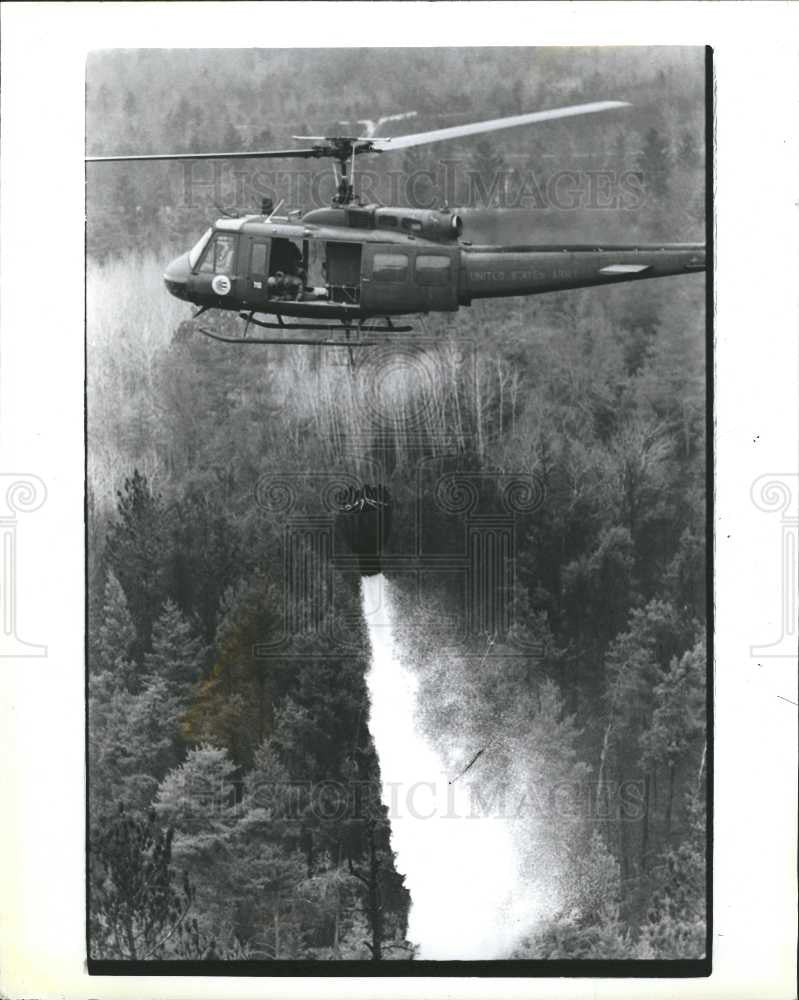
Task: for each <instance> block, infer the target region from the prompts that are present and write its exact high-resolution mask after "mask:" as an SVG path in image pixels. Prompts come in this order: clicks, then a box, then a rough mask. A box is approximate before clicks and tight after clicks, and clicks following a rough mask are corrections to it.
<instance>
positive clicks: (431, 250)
mask: <svg viewBox="0 0 799 1000" xmlns="http://www.w3.org/2000/svg"><path fill="white" fill-rule="evenodd" d="M629 106H630V105H629V103H628V102H626V101H596V102H593V103H589V104H577V105H572V106H568V107H562V108H554V109H551V110H547V111H534V112H530V113H527V114H520V115H511V116H509V117H505V118H495V119H491V120H489V121H481V122H473V123H471V124H467V125H455V126H451V127H447V128H440V129H433V130H432V131H427V132H418V133H414V134H411V135H401V136H396V137H393V138H378V137H376V136H374V134H371V133H373V132H374V129H370V130H369V132H370V134H369V135H366V136H340V135H338V136H294V138H295V139H296V140H298V141H302V142H305V143H306V145H304V146H298V147H297V148H295V149H271V150H260V151H249V152H226V153H161V154H147V155H133V156H91V157H86V161H87V162H90V163H99V162H118V161H148V160H153V161H156V160H235V159H277V158H303V159H322V158H328V159H332V160H333V161H334V166H333V169H334V173H335V175H336V182H337V194H336V196H335V197H334V198H333V201H332V204H331V205H330V206H329V207H328V208H317V209H313V210H311V211H309V212H306V213H305V214H304V215H301V214H300V213H299V212H296V213H291V214H289V215H287V216H278V215H277V214H276V212H277V210H278V209H279V208H280V205H278V207H277V209H275V208H274V207H273V205H272V203H271V201H270V200H269V199H265V200H264V202H263V203H262V205H261V212H260V213H259V214H255V215H245V216H243V217H240V218H230V217H229V218H222V219H219V220H217V222H215V223H214V225H213V226H212V227H210V228H209V229H208V230H207V231H206V232H205V233H204V234H203V236H202V237H200V239H199V240H198V241H197V242H196V243H195V245H194V246H193V247H192V249H191V250H189V251H188V252H187V253H184V254H181V256H180V257H178V258H176V259H175V260H173V261H172V262H171V263H170V264H169V265H168V267H167V268H166V271H165V273H164V282H165V284H166V287H167V289H168V291H169V292H170V293H171V294H172V295H174V296H176V297H177V298H179V299H183V300H185V301H186V302H190V303H193V304H194V305H196V306H198V307H199V309H198V311H197V312H196V313H195V314H194V318H195V319H196V318H197V317H198V316H200V315H201V314H202V313H205V312H207V311H208V310H210V309H221V310H233V311H235V312H237V313H238V314H239V316H240V317H241V318H242V319H243V320H244V321H245V326H244V329H243V332H242V334H241V336H237V337H228V336H223V335H221V334H220V333H215V332H213V331H210V330H207V329H203V328H200V329H201V332H202V333H204V334H206V336H209V337H212V338H214V339H215V340H221V341H223V342H225V343H233V344H317V345H318V344H321V345H324V346H351V344H352V342H353V340H352V338H353V336H355V337H356V338H358V340H357V342H358V343H360V344H363V345H372V344H374V343H379V342H381V340H377V341H375V340H363V339H362V337H363V335H364V332H368V334H370V335H372V334H375V333H377V334H390V333H392V332H405V331H408V330H410V329H411V327H410V326H407V325H406V326H398V325H396V324H395V322H394V320H395V319H396V318H397V317H407V316H411V315H415V314H416V315H418V314H426V313H435V312H455V311H456V310H458V309H459V308H460V307H461V306H468V305H470V304H471V303H472V302H473V301H474V300H475V299H484V298H497V297H502V296H520V295H537V294H540V293H542V292H550V291H555V290H562V289H571V288H584V287H588V286H592V285H609V284H615V283H617V282H622V281H640V280H642V279H649V278H660V277H665V276H668V275H679V274H686V273H692V272H698V271H704V270H705V246H704V244H702V243H672V244H633V245H623V246H620V245H610V244H607V245H593V244H592V245H589V244H580V245H573V244H555V245H552V244H548V245H535V244H529V245H521V246H501V245H500V246H497V245H473V244H472V243H470V242H469V241H467V240H465V239H464V238H463V221H462V218H461V216H460V215H459V214H458V213H457V211H453V210H451V209H449V208H447V207H444V208H442V209H439V210H428V209H424V210H422V209H414V208H388V207H383V206H381V205H365V204H362V203H361V202H360V200H359V199H357V198H356V197H355V193H354V186H353V181H354V173H355V161H356V158H357V157H358V156H362V155H364V154H378V153H379V154H383V153H391V152H394V151H398V150H404V149H409V148H411V147H414V146H421V145H426V144H428V143H436V142H443V141H446V140H452V139H459V138H464V137H467V136H472V135H480V134H483V133H486V132H493V131H498V130H501V129H509V128H517V127H520V126H523V125H531V124H535V123H539V122H545V121H553V120H556V119H561V118H570V117H575V116H580V115H588V114H597V113H604V112H607V111H611V110H613V109H617V108H624V107H629ZM336 164H338V170H336ZM259 317H264V318H259ZM287 320H288V321H290V322H286V321H287ZM292 321H293V322H292ZM320 321H321V322H320ZM251 325H254V326H258V327H261V328H264V329H266V330H280V331H281V332H282V333H283V335H284V336H282V337H279V338H278V337H263V336H257V337H253V336H251V335H248V334H249V330H250V326H251ZM298 330H300V331H312V332H313V333H314V334H316V337H315V338H313V339H311V338H307V339H303V338H297V337H291V338H287V337H285V334H286V333H289V334H293V333H294V332H295V331H298ZM330 331H334V332H337V333H339V334H342V333H343V334H344V335H345V339H343V340H342V339H341V337H338V338H332V339H320V338H319V334H320V333H325V332H330ZM384 340H385V337H383V338H382V341H384Z"/></svg>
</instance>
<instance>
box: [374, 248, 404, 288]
mask: <svg viewBox="0 0 799 1000" xmlns="http://www.w3.org/2000/svg"><path fill="white" fill-rule="evenodd" d="M372 269H373V272H374V278H375V281H406V280H407V278H408V255H407V254H405V253H376V254H375V256H374V263H373V265H372Z"/></svg>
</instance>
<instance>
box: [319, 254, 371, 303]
mask: <svg viewBox="0 0 799 1000" xmlns="http://www.w3.org/2000/svg"><path fill="white" fill-rule="evenodd" d="M361 250H362V247H361V244H360V243H333V242H328V244H327V253H326V259H325V269H326V273H327V287H328V290H329V294H330V301H331V302H343V303H347V304H348V305H357V304H358V303H359V302H360V301H361Z"/></svg>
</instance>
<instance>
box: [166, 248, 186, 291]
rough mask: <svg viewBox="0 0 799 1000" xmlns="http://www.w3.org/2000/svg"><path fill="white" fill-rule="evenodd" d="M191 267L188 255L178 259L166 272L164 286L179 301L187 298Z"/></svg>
mask: <svg viewBox="0 0 799 1000" xmlns="http://www.w3.org/2000/svg"><path fill="white" fill-rule="evenodd" d="M190 273H191V267H190V266H189V255H188V254H187V253H184V254H181V255H180V257H176V258H175V259H174V260H173V261H172V263H171V264H170V265H169V266H168V267H167V269H166V271H164V284H165V285H166V287H167V291H168V292H169V294H170V295H174V296H175V297H176V298H178V299H185V298H187V297H188V296H187V283H188V280H189V274H190Z"/></svg>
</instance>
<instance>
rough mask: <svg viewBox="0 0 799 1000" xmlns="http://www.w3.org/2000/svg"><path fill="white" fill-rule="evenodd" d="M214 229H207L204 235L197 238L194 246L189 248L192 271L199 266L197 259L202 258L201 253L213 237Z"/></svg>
mask: <svg viewBox="0 0 799 1000" xmlns="http://www.w3.org/2000/svg"><path fill="white" fill-rule="evenodd" d="M212 233H213V229H206V230H205V232H204V233H203V234H202V236H201V237H200V238H199V239H198V240H197V242H196V243H195V244H194V246H193V247H192V248H191V250H189V266H190V267H191V269H192V271H193V270H194V268H195V267H196V266H197V261H198V260H199V259H200V254H201V253H202V252H203V250H205V248H206V246H207V245H208V241H209V240H210V239H211V234H212Z"/></svg>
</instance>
